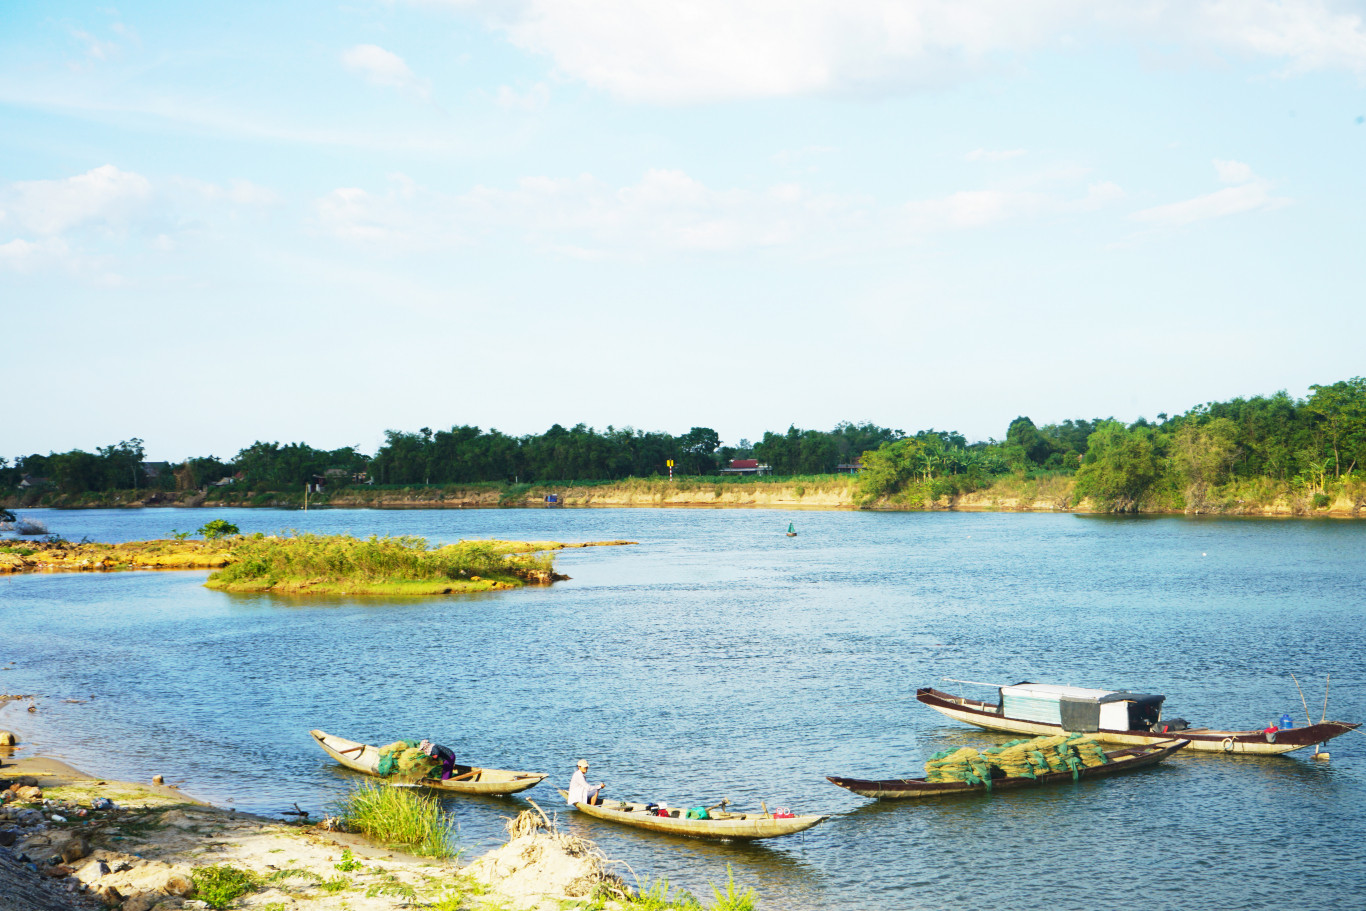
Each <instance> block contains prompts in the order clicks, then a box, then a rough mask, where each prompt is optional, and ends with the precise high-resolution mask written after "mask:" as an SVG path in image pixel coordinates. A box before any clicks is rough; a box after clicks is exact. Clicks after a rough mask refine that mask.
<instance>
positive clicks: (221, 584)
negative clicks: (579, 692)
mask: <svg viewBox="0 0 1366 911" xmlns="http://www.w3.org/2000/svg"><path fill="white" fill-rule="evenodd" d="M517 549H518V545H516V544H512V543H508V542H493V541H461V542H459V543H458V544H448V545H446V546H444V547H431V546H430V545H428V543H427V541H426V540H425V539H423V538H418V537H412V536H405V537H393V538H387V537H386V538H381V537H378V536H375V535H371V536H370V537H369V538H353V537H350V536H349V535H311V534H303V535H295V536H292V537H283V538H280V537H266V536H265V535H254V536H252V537H249V538H242V539H240V540H239V541H238V542H237V543H236V544H235V545H234V546H233V549H232V556H233V561H234V562H233V563H231V564H230V565H228V566H226V567H224V568H223V569H221V570H219V571H218V572H216V573H214V574H213V575H212V576H210V577H209V581H208V583H207V584H208V585H209V587H210V588H220V589H226V590H228V591H266V590H272V589H273V590H277V591H290V590H298V591H302V590H308V591H329V590H331V591H339V592H362V591H363V592H372V593H380V594H390V593H391V594H401V593H419V592H430V591H437V592H440V591H453V590H456V589H462V590H463V589H471V590H473V589H478V588H491V587H501V586H516V585H521V584H523V582H526V581H547V582H548V581H550V577H551V569H552V560H553V558H552V557H551V556H550V555H549V554H545V553H518V552H516V551H517Z"/></svg>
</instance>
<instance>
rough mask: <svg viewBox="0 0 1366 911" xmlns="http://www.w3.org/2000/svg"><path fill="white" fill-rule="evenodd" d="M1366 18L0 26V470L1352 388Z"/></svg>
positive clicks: (308, 7)
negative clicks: (424, 433)
mask: <svg viewBox="0 0 1366 911" xmlns="http://www.w3.org/2000/svg"><path fill="white" fill-rule="evenodd" d="M1364 164H1366V0H1115V2H1112V0H899V2H890V0H781V2H779V0H693V2H690V3H659V2H648V0H591V2H589V0H374V2H371V0H352V2H342V3H337V2H315V0H292V2H290V3H287V4H282V3H278V2H271V3H257V2H252V0H239V2H237V3H234V4H231V5H228V4H184V3H169V2H167V3H153V2H141V3H119V4H118V5H117V6H111V5H108V4H107V3H100V4H91V3H84V2H79V0H76V2H67V3H62V4H51V3H39V2H22V0H4V2H3V3H0V326H3V328H2V329H0V340H3V341H0V352H2V353H3V363H4V366H5V374H6V378H7V382H6V383H5V387H6V389H7V395H6V396H5V397H4V405H3V408H2V409H0V456H8V457H10V458H11V459H12V458H13V457H15V456H17V455H21V454H27V453H31V452H40V453H46V452H48V451H58V452H60V451H65V450H68V449H72V448H81V449H85V450H87V451H93V449H94V448H95V447H97V446H103V445H108V444H110V443H115V442H118V441H120V440H125V439H129V438H133V437H137V438H140V439H142V440H144V441H145V445H146V449H147V453H148V457H149V458H154V459H180V458H184V457H187V456H198V455H209V454H213V455H218V456H220V457H224V458H226V457H230V456H232V455H233V454H235V453H236V452H237V450H239V449H241V448H243V447H245V446H248V445H250V444H251V443H252V442H254V441H256V440H266V441H271V440H278V441H280V442H293V441H303V442H307V443H309V444H311V445H314V446H319V447H324V448H335V447H339V446H346V445H354V446H358V447H359V448H361V449H362V450H365V451H368V452H373V451H374V450H375V449H376V448H377V447H378V446H379V445H380V444H381V443H382V442H383V439H384V432H385V430H387V429H397V430H410V431H411V430H417V429H419V428H421V427H431V428H433V429H440V428H446V427H450V426H452V425H457V424H473V425H477V426H480V427H483V428H485V429H487V428H490V427H496V428H497V429H499V430H501V431H503V432H505V433H510V434H514V435H520V434H525V433H540V432H543V431H544V430H546V429H547V428H548V427H550V425H551V424H554V423H561V424H563V425H565V426H571V425H573V424H577V423H585V424H588V425H590V426H594V427H597V428H599V429H603V428H605V427H607V426H608V425H613V426H615V427H618V428H620V427H625V426H630V427H636V428H640V429H645V430H663V431H667V432H670V433H675V434H678V433H683V432H685V431H687V430H688V429H689V428H690V427H693V426H708V427H712V428H714V429H716V430H717V431H718V432H719V434H720V436H721V438H722V440H724V441H726V442H728V443H732V444H733V443H735V442H738V441H739V440H740V439H741V438H749V439H757V438H758V437H760V436H761V435H762V434H763V432H764V431H765V430H775V431H782V430H785V429H786V428H787V427H788V426H789V425H796V426H798V427H802V428H816V429H830V428H832V427H833V426H835V424H837V423H838V422H840V421H846V420H847V421H855V422H862V421H871V422H874V423H877V424H879V425H882V426H888V427H894V428H899V429H902V430H905V431H908V432H914V431H916V430H920V429H926V428H937V429H941V430H945V429H950V430H957V431H960V432H962V433H963V434H965V435H966V436H967V437H968V438H969V439H971V440H984V439H988V438H992V437H994V438H997V439H1000V438H1003V437H1004V436H1005V432H1006V428H1007V426H1008V424H1009V422H1010V421H1011V420H1012V419H1013V418H1015V417H1016V416H1019V415H1028V416H1030V417H1031V418H1033V419H1034V421H1035V422H1036V423H1038V424H1045V423H1051V422H1056V421H1062V420H1065V419H1068V418H1092V417H1109V416H1114V417H1117V418H1119V419H1121V420H1125V421H1132V420H1134V419H1136V418H1138V417H1140V416H1143V417H1148V418H1153V417H1155V416H1156V415H1158V414H1159V413H1169V414H1177V413H1181V412H1184V411H1185V410H1187V409H1189V408H1191V407H1193V406H1195V405H1198V404H1200V403H1202V402H1208V401H1222V400H1227V399H1229V398H1233V397H1237V396H1250V395H1258V394H1271V393H1274V392H1276V391H1278V390H1281V389H1284V390H1286V391H1288V392H1289V393H1290V394H1292V395H1295V396H1304V395H1306V394H1307V393H1308V391H1309V387H1310V385H1311V384H1316V383H1332V382H1336V381H1338V380H1341V379H1347V378H1349V377H1353V376H1357V375H1361V374H1363V373H1366V364H1364V363H1363V360H1364V358H1363V355H1362V353H1361V347H1360V339H1361V338H1362V332H1363V330H1364V329H1366V299H1364V295H1363V278H1366V276H1364V275H1363V272H1364V271H1366V252H1364V247H1366V244H1364V243H1363V241H1366V167H1363V165H1364Z"/></svg>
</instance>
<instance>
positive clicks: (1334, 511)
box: [0, 475, 1366, 519]
mask: <svg viewBox="0 0 1366 911" xmlns="http://www.w3.org/2000/svg"><path fill="white" fill-rule="evenodd" d="M1248 494H1249V492H1248V491H1243V490H1236V489H1231V490H1228V491H1224V492H1222V493H1220V494H1219V495H1218V496H1217V497H1216V496H1209V497H1207V498H1206V497H1202V498H1201V499H1200V501H1199V502H1196V503H1194V504H1193V505H1186V506H1185V507H1183V508H1180V509H1177V508H1154V507H1153V506H1149V507H1147V508H1139V509H1137V510H1136V511H1134V512H1126V513H1115V512H1113V511H1111V510H1107V509H1103V508H1099V507H1098V506H1097V504H1095V503H1093V502H1091V501H1090V500H1088V499H1075V497H1074V494H1073V478H1072V477H1070V476H1058V477H1043V478H1031V479H1024V478H1016V477H1007V478H1002V479H998V481H997V482H996V483H994V484H992V486H990V487H987V488H983V489H981V490H977V491H973V492H971V493H959V494H945V495H942V496H940V497H937V498H933V499H931V498H929V497H928V496H926V497H921V498H918V499H909V497H912V496H913V495H912V494H911V493H906V494H904V495H903V494H898V495H895V496H893V497H891V498H885V499H882V500H879V501H877V502H875V503H871V504H864V503H860V502H859V500H858V489H857V479H856V478H855V477H854V476H852V475H831V476H818V477H813V478H784V479H780V480H758V479H753V480H751V479H746V480H738V479H736V480H704V479H700V478H679V479H675V480H672V481H667V480H664V479H654V478H651V479H630V480H624V481H620V482H613V483H601V484H598V483H574V482H568V483H563V484H554V483H549V484H534V485H532V484H520V485H497V484H479V485H458V484H452V485H444V486H439V487H395V488H373V487H345V488H341V489H339V490H336V491H332V492H323V493H318V494H314V495H312V496H310V498H309V503H308V508H310V509H377V510H414V509H549V508H564V509H784V510H794V511H825V510H839V511H860V510H866V511H869V512H1037V513H1050V514H1060V513H1061V514H1074V515H1117V514H1122V515H1143V516H1252V517H1267V518H1333V519H1356V518H1366V500H1362V501H1360V502H1359V501H1358V499H1357V497H1356V495H1355V494H1353V493H1350V492H1349V491H1347V490H1345V489H1344V490H1342V491H1339V492H1338V493H1336V494H1334V495H1332V496H1331V497H1327V498H1324V499H1322V500H1321V499H1320V496H1321V495H1315V496H1310V495H1308V494H1305V493H1304V492H1303V491H1295V490H1292V489H1290V488H1288V487H1278V488H1276V489H1275V490H1272V491H1267V492H1266V493H1265V494H1264V495H1262V496H1255V497H1249V496H1248ZM551 495H554V496H555V497H556V500H557V502H556V503H554V504H550V503H549V502H548V497H549V496H551ZM916 496H918V495H916ZM0 506H4V507H5V508H8V509H10V510H24V509H60V510H78V509H156V508H171V509H177V508H178V509H214V508H217V509H301V508H302V507H303V506H304V498H303V495H302V494H301V493H284V492H279V491H266V492H260V493H250V492H247V491H240V492H239V491H229V492H227V493H222V492H218V491H215V492H214V495H213V496H212V497H209V496H208V495H206V494H205V493H204V492H202V491H183V492H179V493H177V492H171V491H151V492H142V491H110V492H107V493H104V494H99V495H89V494H87V495H59V494H53V493H49V494H47V495H42V496H34V495H26V496H13V495H12V496H9V497H5V498H0Z"/></svg>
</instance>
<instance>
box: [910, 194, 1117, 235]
mask: <svg viewBox="0 0 1366 911" xmlns="http://www.w3.org/2000/svg"><path fill="white" fill-rule="evenodd" d="M1123 198H1124V191H1123V190H1122V189H1121V188H1120V187H1119V186H1118V185H1117V184H1114V183H1110V182H1098V183H1093V184H1091V185H1089V186H1088V187H1087V188H1086V193H1085V195H1083V196H1075V195H1071V196H1069V195H1066V194H1064V193H1060V192H1043V191H1039V190H1023V189H991V190H963V191H959V192H957V193H951V194H949V195H948V196H945V197H942V198H939V199H927V200H915V201H913V202H910V203H907V204H906V206H905V207H904V211H905V214H906V216H907V218H908V221H909V224H910V227H911V228H912V229H913V230H915V231H917V232H922V233H924V232H930V231H940V230H946V229H959V230H961V229H970V228H985V227H988V226H991V225H995V224H1000V223H1003V222H1007V221H1019V220H1023V219H1029V218H1038V217H1046V216H1053V215H1062V214H1068V213H1076V212H1091V211H1095V210H1097V209H1100V208H1103V207H1105V206H1107V205H1110V204H1111V203H1114V202H1117V201H1118V200H1120V199H1123Z"/></svg>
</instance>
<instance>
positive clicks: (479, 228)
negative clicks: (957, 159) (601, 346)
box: [317, 169, 861, 257]
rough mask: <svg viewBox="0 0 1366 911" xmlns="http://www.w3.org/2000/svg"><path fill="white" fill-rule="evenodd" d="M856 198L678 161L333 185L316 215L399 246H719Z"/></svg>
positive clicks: (631, 250)
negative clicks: (748, 184)
mask: <svg viewBox="0 0 1366 911" xmlns="http://www.w3.org/2000/svg"><path fill="white" fill-rule="evenodd" d="M860 204H861V201H859V200H855V199H851V198H846V197H832V196H824V195H812V194H810V193H807V192H806V191H805V190H803V189H802V188H801V187H799V186H796V185H793V184H780V185H777V186H774V187H771V188H769V189H767V190H764V191H757V192H756V191H751V190H738V189H729V190H718V189H713V188H711V187H708V186H706V185H705V184H703V183H702V182H701V181H699V180H697V179H695V178H693V177H690V176H689V175H687V174H686V173H684V172H682V171H678V170H668V169H655V170H650V171H647V172H646V173H645V174H644V175H643V176H642V177H641V179H640V180H639V181H638V182H636V183H633V184H629V185H627V186H621V187H613V186H610V185H608V184H606V183H604V182H603V181H601V180H599V179H597V178H595V177H593V176H591V175H588V174H584V175H580V176H578V177H569V178H554V177H543V176H535V177H526V178H523V179H521V180H520V181H518V182H517V184H516V186H514V187H512V188H508V189H505V188H496V187H482V186H481V187H475V188H474V189H472V190H470V191H469V192H468V193H465V194H462V195H447V194H441V193H436V192H433V191H430V190H427V189H425V188H421V187H415V186H413V185H412V184H411V182H409V183H407V184H404V185H401V186H400V185H396V186H394V187H392V188H391V189H390V190H389V191H388V192H386V193H370V192H368V191H366V190H363V189H358V188H354V187H350V188H340V189H337V190H334V191H333V192H332V193H329V194H328V195H327V196H325V197H324V198H322V199H321V200H319V201H318V204H317V214H318V221H319V224H320V225H321V226H322V227H323V228H324V229H325V230H326V231H328V232H330V233H332V234H335V235H336V236H338V237H342V238H346V239H349V240H355V241H362V242H366V243H376V244H385V245H387V246H388V247H389V248H390V249H392V250H395V251H399V252H407V251H413V250H423V249H431V248H437V247H442V246H449V245H451V244H460V243H469V242H471V241H472V240H474V239H475V238H478V237H481V236H485V235H487V234H490V233H494V232H499V231H509V232H512V233H513V234H514V235H515V236H516V237H518V238H519V239H521V240H523V241H525V242H531V243H534V244H536V245H538V246H539V247H541V248H542V249H548V250H555V251H560V252H564V253H569V254H570V255H574V256H584V257H604V256H623V255H634V254H635V253H638V252H641V251H645V250H656V251H658V250H663V251H675V252H677V251H694V252H727V251H736V250H746V249H761V248H765V247H775V246H782V245H786V244H790V243H793V242H795V241H796V240H798V239H800V238H802V237H803V236H805V235H807V234H809V233H811V232H813V231H817V230H820V229H821V228H830V227H832V226H836V225H839V224H844V223H849V222H850V220H855V219H857V215H858V208H859V205H860Z"/></svg>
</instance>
